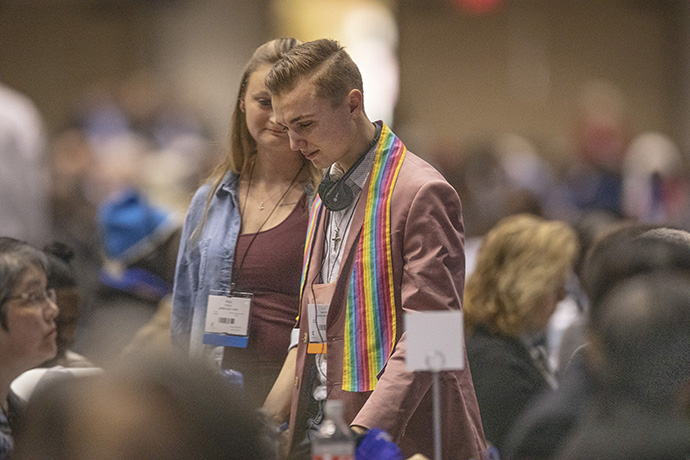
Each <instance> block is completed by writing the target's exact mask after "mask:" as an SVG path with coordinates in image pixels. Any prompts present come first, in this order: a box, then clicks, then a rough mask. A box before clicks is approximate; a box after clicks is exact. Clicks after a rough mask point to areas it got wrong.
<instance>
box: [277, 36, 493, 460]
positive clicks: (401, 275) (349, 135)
mask: <svg viewBox="0 0 690 460" xmlns="http://www.w3.org/2000/svg"><path fill="white" fill-rule="evenodd" d="M266 86H267V87H268V89H269V90H270V91H271V95H272V100H273V107H274V110H275V113H276V119H277V121H278V123H279V124H280V126H282V127H283V129H284V130H285V131H286V132H287V135H288V137H289V139H290V147H291V148H292V149H293V150H294V151H296V152H297V151H299V152H301V154H302V155H303V156H304V157H305V158H307V159H308V160H309V161H311V162H312V163H313V164H314V165H315V166H317V167H319V168H329V169H328V172H327V175H326V177H325V178H324V180H323V182H322V183H321V185H320V186H319V197H318V199H317V200H315V202H314V206H313V207H312V211H311V217H310V221H309V231H308V234H307V243H306V248H305V262H304V269H303V272H302V285H301V292H300V294H301V295H300V297H301V299H300V300H301V311H300V320H299V325H298V327H297V328H296V329H295V331H294V334H293V342H292V344H291V345H295V346H294V347H293V348H292V349H291V350H290V353H289V354H288V357H287V359H286V361H285V365H284V367H283V370H282V371H281V373H280V376H279V377H278V380H277V381H276V384H275V386H274V387H273V389H272V390H271V393H270V394H269V396H268V398H266V402H265V404H264V408H265V409H266V410H267V411H268V413H269V414H270V415H271V416H273V417H274V419H275V420H277V421H279V422H284V421H287V420H288V418H289V420H290V422H289V426H290V435H289V436H290V441H289V443H290V446H289V450H290V456H291V457H292V458H310V456H311V454H310V447H311V436H312V435H313V433H314V430H316V429H317V428H318V426H319V423H320V422H321V417H322V415H323V411H322V409H323V405H324V402H325V401H326V400H327V399H337V400H342V401H343V409H344V410H343V414H344V419H345V421H346V423H348V424H350V426H351V427H352V429H353V431H355V432H357V433H360V434H361V433H364V432H366V431H367V430H368V429H373V428H379V429H382V430H384V431H386V432H387V433H389V434H390V436H391V438H392V439H393V441H394V442H396V443H397V444H398V445H399V447H400V449H401V450H402V453H403V455H405V456H409V455H412V454H414V453H422V454H424V455H426V456H428V457H431V456H432V455H433V441H432V439H433V433H432V404H431V400H432V397H431V396H432V391H431V385H432V376H431V373H425V372H412V371H410V370H408V369H407V367H406V362H405V356H406V335H405V333H404V331H403V330H402V329H403V328H402V323H401V321H402V317H403V313H404V312H423V311H432V310H459V309H461V308H462V289H463V284H464V263H465V257H464V247H463V243H464V240H463V221H462V213H461V204H460V199H459V197H458V195H457V193H456V192H455V190H454V189H453V187H452V186H451V185H450V184H448V182H446V180H445V179H444V178H443V177H442V176H441V174H439V173H438V172H437V171H436V170H435V169H434V168H433V167H431V166H430V165H429V164H428V163H426V162H425V161H423V160H422V159H421V158H419V157H418V156H416V155H414V154H413V153H411V152H409V151H407V149H406V147H405V146H404V144H403V143H402V141H401V140H400V139H399V138H398V137H397V136H396V135H395V134H394V133H393V132H392V131H391V130H390V128H389V127H388V126H386V125H385V124H384V123H383V122H382V121H377V122H375V123H372V122H371V121H370V120H369V118H368V117H367V115H366V113H365V111H364V106H363V94H362V91H363V89H362V78H361V74H360V72H359V69H358V68H357V66H356V64H355V63H354V62H353V61H352V59H351V58H350V56H349V55H348V53H347V52H346V51H345V50H344V49H343V48H342V47H341V46H340V45H339V44H338V42H336V41H334V40H328V39H322V40H316V41H313V42H309V43H305V44H303V45H300V46H298V47H295V48H294V49H293V50H291V51H289V52H288V53H286V55H285V56H284V57H283V58H282V59H281V60H280V61H278V63H276V64H275V65H274V66H273V69H271V71H270V72H269V73H268V75H267V77H266ZM440 393H441V398H442V400H443V414H442V418H443V433H442V441H443V446H442V451H443V457H444V458H446V459H450V458H457V459H468V458H479V456H480V455H481V453H482V452H483V451H484V450H485V443H484V435H483V432H482V427H481V420H480V416H479V409H478V407H477V402H476V399H475V395H474V389H473V387H472V378H471V375H470V371H469V369H464V370H462V371H445V372H442V373H441V388H440Z"/></svg>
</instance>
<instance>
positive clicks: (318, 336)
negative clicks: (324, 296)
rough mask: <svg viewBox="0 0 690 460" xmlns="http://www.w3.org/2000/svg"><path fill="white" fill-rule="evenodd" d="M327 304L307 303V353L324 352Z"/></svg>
mask: <svg viewBox="0 0 690 460" xmlns="http://www.w3.org/2000/svg"><path fill="white" fill-rule="evenodd" d="M328 307H329V305H328V304H313V303H310V304H308V305H307V317H308V319H309V346H308V347H307V352H308V353H326V319H327V318H328Z"/></svg>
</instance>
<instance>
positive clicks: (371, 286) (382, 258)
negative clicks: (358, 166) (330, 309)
mask: <svg viewBox="0 0 690 460" xmlns="http://www.w3.org/2000/svg"><path fill="white" fill-rule="evenodd" d="M406 153H407V149H406V148H405V145H403V143H402V142H401V141H400V139H398V137H397V136H396V135H395V134H393V132H392V131H391V130H390V129H389V128H388V126H386V124H385V123H384V124H383V127H382V129H381V137H380V138H379V143H378V146H377V148H376V156H375V157H374V166H373V168H372V171H371V177H370V182H369V190H368V193H367V202H366V208H365V213H364V223H363V225H362V234H361V236H360V239H359V243H358V245H357V249H356V253H355V261H354V265H353V268H352V274H351V276H350V285H349V288H348V293H347V307H346V308H347V310H346V320H345V343H344V357H343V358H344V359H343V385H342V388H343V390H345V391H371V390H373V389H374V388H376V384H377V382H378V374H379V372H381V369H383V366H384V365H385V364H386V361H387V360H388V358H389V356H390V355H391V353H392V351H393V345H394V344H395V338H396V333H397V324H396V314H395V289H394V283H393V261H392V255H391V212H390V207H391V196H392V195H393V188H394V187H395V182H396V180H397V178H398V173H399V172H400V167H401V166H402V164H403V161H404V159H405V154H406Z"/></svg>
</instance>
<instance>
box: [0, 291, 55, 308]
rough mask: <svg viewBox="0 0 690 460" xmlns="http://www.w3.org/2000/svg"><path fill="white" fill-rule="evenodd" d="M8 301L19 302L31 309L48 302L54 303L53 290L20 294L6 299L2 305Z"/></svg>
mask: <svg viewBox="0 0 690 460" xmlns="http://www.w3.org/2000/svg"><path fill="white" fill-rule="evenodd" d="M10 300H21V301H22V302H23V303H24V304H25V305H27V306H31V307H38V306H42V305H45V304H46V303H47V302H48V300H50V301H51V302H53V303H55V300H56V296H55V289H52V288H50V289H45V290H43V291H32V292H22V293H21V294H17V295H13V296H10V297H6V298H5V300H3V302H2V303H3V304H5V303H7V302H9V301H10Z"/></svg>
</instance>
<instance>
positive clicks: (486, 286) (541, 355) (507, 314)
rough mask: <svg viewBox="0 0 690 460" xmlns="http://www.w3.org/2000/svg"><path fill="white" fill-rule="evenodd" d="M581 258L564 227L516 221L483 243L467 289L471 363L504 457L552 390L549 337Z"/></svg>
mask: <svg viewBox="0 0 690 460" xmlns="http://www.w3.org/2000/svg"><path fill="white" fill-rule="evenodd" d="M577 253H578V240H577V236H576V234H575V231H574V230H573V229H572V228H571V227H570V226H569V225H568V224H566V223H565V222H561V221H549V220H545V219H542V218H540V217H537V216H532V215H528V214H518V215H515V216H510V217H506V218H503V219H501V220H500V221H499V222H498V224H497V225H496V226H495V227H494V228H493V229H491V230H490V231H489V232H488V233H487V235H486V236H485V237H484V240H483V241H482V244H481V246H480V248H479V252H478V256H477V264H476V266H475V269H474V271H473V272H472V273H471V274H470V276H469V277H468V279H467V286H466V289H465V304H464V310H465V324H466V328H467V335H468V338H467V339H466V340H467V357H468V361H469V365H470V368H471V369H472V380H473V381H474V388H475V392H476V394H477V401H478V402H479V410H480V412H481V414H482V423H483V425H484V433H485V434H486V439H487V441H488V442H490V443H492V444H493V445H495V446H496V447H497V448H498V450H499V452H500V451H501V450H502V449H503V445H504V439H505V436H506V434H507V433H508V431H509V430H510V428H511V427H512V425H513V423H514V422H515V420H516V419H517V417H518V416H519V415H520V413H521V411H522V410H524V408H525V407H526V406H527V404H528V402H529V401H530V399H532V398H533V397H534V396H535V395H537V394H539V393H540V392H542V391H546V390H548V389H550V388H555V386H556V381H555V378H554V375H553V373H552V370H551V369H550V367H549V363H548V360H547V353H546V350H545V344H544V336H545V333H546V327H547V325H548V322H549V319H550V318H551V315H552V314H553V312H554V311H555V309H556V305H557V304H558V302H559V301H561V300H562V299H563V298H564V296H565V285H566V281H567V280H568V278H569V276H572V272H573V265H574V262H575V258H576V256H577Z"/></svg>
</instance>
